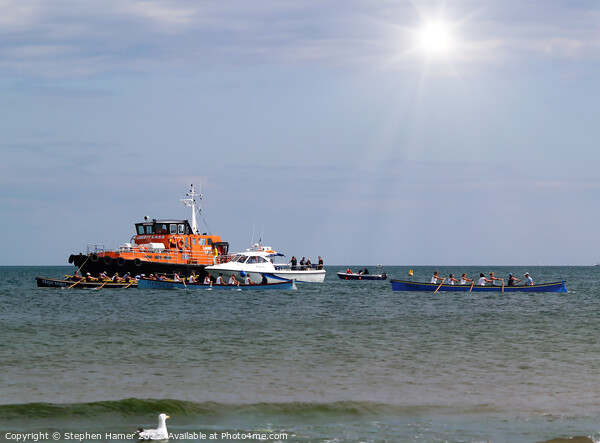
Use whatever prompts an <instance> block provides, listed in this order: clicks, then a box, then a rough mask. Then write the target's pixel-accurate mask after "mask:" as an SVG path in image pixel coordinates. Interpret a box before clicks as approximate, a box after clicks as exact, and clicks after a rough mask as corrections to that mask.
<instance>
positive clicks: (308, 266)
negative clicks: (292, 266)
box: [306, 258, 312, 269]
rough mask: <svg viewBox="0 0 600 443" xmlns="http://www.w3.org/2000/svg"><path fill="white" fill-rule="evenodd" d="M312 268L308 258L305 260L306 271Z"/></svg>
mask: <svg viewBox="0 0 600 443" xmlns="http://www.w3.org/2000/svg"><path fill="white" fill-rule="evenodd" d="M310 268H312V263H311V262H310V258H309V259H308V260H306V269H310Z"/></svg>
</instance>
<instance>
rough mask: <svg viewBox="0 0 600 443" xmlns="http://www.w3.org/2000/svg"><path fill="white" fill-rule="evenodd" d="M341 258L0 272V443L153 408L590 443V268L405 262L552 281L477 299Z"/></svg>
mask: <svg viewBox="0 0 600 443" xmlns="http://www.w3.org/2000/svg"><path fill="white" fill-rule="evenodd" d="M345 268H346V267H345V266H340V267H335V266H329V267H327V268H326V269H327V278H326V280H325V282H324V283H323V284H298V285H297V289H296V290H281V291H273V290H270V291H236V290H231V291H190V290H171V291H168V290H142V289H100V290H94V289H77V288H76V287H75V288H72V289H61V288H37V287H36V282H35V277H36V276H38V275H39V276H44V277H61V276H64V274H66V273H72V272H73V270H74V268H72V267H56V266H54V267H0V307H1V309H0V441H61V442H62V441H93V442H131V441H135V440H136V439H137V436H136V435H134V432H135V430H136V429H138V428H139V427H141V428H154V427H156V425H157V417H158V414H160V413H166V414H168V415H169V417H170V418H169V419H168V420H167V426H168V432H169V435H170V438H169V441H185V442H206V441H227V442H229V441H247V442H258V441H269V442H494V443H504V442H531V443H534V442H547V441H552V442H555V443H558V442H593V441H594V442H598V441H600V361H599V356H600V278H599V277H600V267H594V266H590V267H546V266H531V267H522V266H514V267H506V266H504V267H501V266H469V267H467V266H454V267H452V266H445V267H432V266H421V267H412V270H413V271H414V275H413V277H412V279H413V280H414V281H429V280H430V278H431V275H432V273H433V271H434V270H438V271H439V272H440V274H441V275H442V276H447V275H449V274H450V273H453V274H454V275H455V276H456V275H460V274H462V273H463V272H467V273H468V275H469V276H470V277H478V276H479V273H481V272H483V273H485V274H486V275H487V274H488V273H489V272H490V271H494V272H495V274H496V276H498V277H504V278H506V277H507V276H508V273H509V272H513V273H515V275H517V276H522V275H523V273H524V272H526V271H527V272H529V273H530V274H531V275H532V277H533V279H534V281H535V282H536V283H543V282H553V281H560V280H566V286H567V289H568V293H486V294H475V293H442V292H439V293H423V292H393V291H392V289H391V284H390V282H389V279H388V280H387V281H344V280H340V279H338V278H337V276H336V272H337V271H339V270H343V269H345ZM410 269H411V268H410V267H408V266H387V267H386V266H384V267H383V271H384V272H386V273H387V274H388V275H389V278H398V279H407V278H408V273H409V270H410ZM371 271H374V268H373V267H371Z"/></svg>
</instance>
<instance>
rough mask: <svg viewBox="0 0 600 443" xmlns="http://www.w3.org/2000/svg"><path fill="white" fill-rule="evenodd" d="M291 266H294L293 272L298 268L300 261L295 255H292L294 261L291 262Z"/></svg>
mask: <svg viewBox="0 0 600 443" xmlns="http://www.w3.org/2000/svg"><path fill="white" fill-rule="evenodd" d="M290 264H291V265H292V271H295V270H296V266H297V265H298V259H296V256H295V255H292V259H291V260H290Z"/></svg>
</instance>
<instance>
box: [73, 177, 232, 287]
mask: <svg viewBox="0 0 600 443" xmlns="http://www.w3.org/2000/svg"><path fill="white" fill-rule="evenodd" d="M186 197H187V198H184V199H181V200H180V201H181V202H183V204H185V205H186V206H189V207H191V209H192V223H191V225H190V223H189V221H188V220H177V219H166V220H156V219H150V218H149V217H147V216H146V217H145V218H144V221H143V222H140V223H136V224H135V230H136V235H134V236H133V237H132V238H131V240H130V242H128V243H124V244H123V245H121V246H120V247H119V248H118V249H105V248H104V245H100V244H88V247H87V252H86V254H81V253H80V254H77V255H71V256H70V257H69V263H73V264H74V265H75V266H77V267H78V268H79V270H80V271H81V273H82V274H83V275H85V273H87V272H89V273H90V274H92V275H94V276H95V275H97V274H99V273H100V272H103V271H106V272H107V273H108V274H110V275H112V274H114V273H115V272H118V273H119V274H120V275H124V274H125V273H126V272H129V273H130V274H131V275H132V276H135V275H140V274H150V273H164V274H174V273H176V272H177V273H179V274H181V275H191V274H192V273H195V274H196V275H198V276H200V277H203V276H204V275H205V274H206V272H205V271H204V268H205V267H206V266H207V265H212V264H214V263H216V262H218V261H219V259H220V257H222V256H225V255H227V253H228V252H229V243H227V242H223V241H221V237H220V236H218V235H212V234H207V233H201V232H200V230H199V229H198V225H197V223H196V214H197V213H199V212H200V207H199V206H198V207H197V206H196V197H200V198H202V194H200V193H196V190H195V187H194V185H193V184H192V185H191V189H190V191H189V192H188V193H187V194H186Z"/></svg>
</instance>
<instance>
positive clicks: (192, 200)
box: [179, 183, 202, 234]
mask: <svg viewBox="0 0 600 443" xmlns="http://www.w3.org/2000/svg"><path fill="white" fill-rule="evenodd" d="M185 195H186V196H187V197H188V198H181V199H179V201H180V202H182V203H183V204H184V205H186V206H189V207H191V208H192V232H193V233H194V234H199V233H200V230H199V229H198V224H197V223H196V213H197V212H200V208H201V207H200V206H198V208H197V209H196V197H200V200H202V192H200V193H197V192H196V187H195V186H194V184H193V183H192V184H191V185H190V192H188V193H187V194H185Z"/></svg>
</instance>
